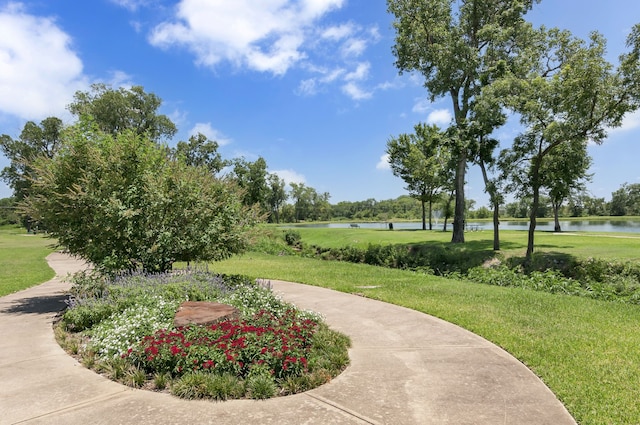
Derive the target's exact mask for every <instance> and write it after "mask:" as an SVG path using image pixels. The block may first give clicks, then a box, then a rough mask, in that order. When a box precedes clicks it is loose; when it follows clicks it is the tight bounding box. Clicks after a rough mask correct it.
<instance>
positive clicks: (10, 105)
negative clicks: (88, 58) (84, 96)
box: [0, 3, 89, 120]
mask: <svg viewBox="0 0 640 425" xmlns="http://www.w3.org/2000/svg"><path fill="white" fill-rule="evenodd" d="M82 68H83V65H82V61H81V60H80V58H79V57H78V55H77V54H76V52H74V51H73V48H72V40H71V38H70V37H69V36H68V35H67V34H66V33H65V32H64V31H63V30H62V29H60V28H59V27H58V26H57V24H56V22H55V21H54V20H53V19H52V18H47V17H38V16H33V15H29V14H28V13H26V11H25V9H24V7H23V6H22V4H20V3H8V4H7V5H6V6H4V7H2V8H0V112H1V113H5V114H9V115H14V116H17V117H20V118H21V119H30V120H31V119H33V120H37V119H43V118H45V117H47V116H51V115H56V116H64V115H65V114H66V112H65V107H66V105H67V104H69V103H70V102H71V100H72V99H73V94H74V93H75V92H76V91H77V90H85V89H87V87H88V85H89V83H88V81H87V79H86V77H85V76H84V75H83V73H82Z"/></svg>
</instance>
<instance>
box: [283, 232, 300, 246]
mask: <svg viewBox="0 0 640 425" xmlns="http://www.w3.org/2000/svg"><path fill="white" fill-rule="evenodd" d="M284 240H285V242H286V243H287V245H289V246H295V247H299V246H300V244H301V241H302V236H301V235H300V232H298V231H297V230H287V231H286V232H285V233H284Z"/></svg>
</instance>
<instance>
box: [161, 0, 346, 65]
mask: <svg viewBox="0 0 640 425" xmlns="http://www.w3.org/2000/svg"><path fill="white" fill-rule="evenodd" d="M343 3H344V0H298V1H294V0H269V1H260V2H256V1H254V0H234V1H210V0H182V1H180V3H179V4H178V6H177V15H176V17H175V19H174V20H173V21H170V22H164V23H162V24H160V25H158V26H157V27H156V28H155V29H154V30H153V32H152V34H151V35H150V42H151V43H152V44H153V45H155V46H158V47H162V48H167V47H171V46H174V45H179V46H185V47H187V48H188V49H189V50H191V51H192V52H193V53H194V54H195V56H196V62H197V63H199V64H201V65H204V66H210V67H214V66H216V65H218V64H219V63H221V62H230V63H232V64H234V65H236V66H239V67H244V66H246V67H248V68H250V69H253V70H257V71H263V72H271V73H273V74H276V75H282V74H284V73H286V72H287V70H288V69H289V68H290V67H292V66H293V65H295V64H296V63H299V62H300V61H301V60H302V59H304V58H305V57H306V56H307V55H306V53H305V52H304V50H303V44H304V43H305V41H306V40H307V38H308V37H309V35H310V34H311V30H312V29H313V26H314V25H315V24H316V23H317V21H318V20H320V19H321V18H322V17H323V16H324V15H325V14H327V13H328V12H330V11H332V10H334V9H336V8H340V7H342V5H343Z"/></svg>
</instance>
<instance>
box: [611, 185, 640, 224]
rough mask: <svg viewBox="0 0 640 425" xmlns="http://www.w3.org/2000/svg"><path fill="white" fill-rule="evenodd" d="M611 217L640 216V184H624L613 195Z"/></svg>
mask: <svg viewBox="0 0 640 425" xmlns="http://www.w3.org/2000/svg"><path fill="white" fill-rule="evenodd" d="M609 210H610V213H611V215H615V216H620V215H640V183H633V184H629V183H624V184H623V185H622V187H620V189H618V190H616V191H615V192H613V193H612V194H611V203H610V204H609Z"/></svg>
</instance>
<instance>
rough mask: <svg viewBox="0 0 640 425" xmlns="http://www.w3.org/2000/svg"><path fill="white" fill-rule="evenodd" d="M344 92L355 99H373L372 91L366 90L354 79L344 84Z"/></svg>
mask: <svg viewBox="0 0 640 425" xmlns="http://www.w3.org/2000/svg"><path fill="white" fill-rule="evenodd" d="M342 92H343V93H344V94H346V95H347V96H349V97H350V98H352V99H353V100H365V99H371V97H372V96H373V93H372V92H369V91H366V90H364V89H363V88H361V87H360V86H358V84H356V83H355V82H353V81H350V82H348V83H347V84H345V85H343V86H342Z"/></svg>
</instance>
